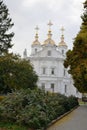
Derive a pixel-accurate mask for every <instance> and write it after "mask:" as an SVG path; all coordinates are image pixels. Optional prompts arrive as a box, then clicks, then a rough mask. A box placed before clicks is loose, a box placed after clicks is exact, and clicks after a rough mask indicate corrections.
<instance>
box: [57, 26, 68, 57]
mask: <svg viewBox="0 0 87 130" xmlns="http://www.w3.org/2000/svg"><path fill="white" fill-rule="evenodd" d="M61 31H62V35H61V41H60V42H59V44H58V49H59V50H60V52H61V53H62V54H63V55H66V52H67V49H68V47H67V45H66V43H65V42H64V33H63V32H64V28H63V27H62V28H61Z"/></svg>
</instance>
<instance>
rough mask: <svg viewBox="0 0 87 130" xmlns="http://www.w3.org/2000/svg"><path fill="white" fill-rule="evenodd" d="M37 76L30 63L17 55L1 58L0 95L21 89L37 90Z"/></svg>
mask: <svg viewBox="0 0 87 130" xmlns="http://www.w3.org/2000/svg"><path fill="white" fill-rule="evenodd" d="M37 79H38V77H37V75H36V73H35V72H34V70H33V67H32V66H31V64H30V62H29V61H26V60H24V59H21V58H20V57H18V56H17V55H13V54H6V55H3V56H1V57H0V93H8V92H12V91H14V90H16V89H20V88H24V89H26V88H31V89H33V88H35V87H36V82H37Z"/></svg>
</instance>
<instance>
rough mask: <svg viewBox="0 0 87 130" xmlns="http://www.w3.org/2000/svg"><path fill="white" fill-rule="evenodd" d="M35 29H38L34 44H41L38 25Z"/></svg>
mask: <svg viewBox="0 0 87 130" xmlns="http://www.w3.org/2000/svg"><path fill="white" fill-rule="evenodd" d="M35 30H36V35H35V41H34V42H33V43H32V45H40V42H39V40H38V37H39V36H38V30H39V28H38V26H36V28H35Z"/></svg>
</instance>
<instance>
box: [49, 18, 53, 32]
mask: <svg viewBox="0 0 87 130" xmlns="http://www.w3.org/2000/svg"><path fill="white" fill-rule="evenodd" d="M52 25H53V24H52V23H51V21H50V20H49V23H48V26H49V30H50V29H51V26H52Z"/></svg>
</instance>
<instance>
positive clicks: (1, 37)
mask: <svg viewBox="0 0 87 130" xmlns="http://www.w3.org/2000/svg"><path fill="white" fill-rule="evenodd" d="M11 21H12V20H11V18H9V11H8V9H7V7H6V5H5V4H4V3H3V1H2V0H0V55H1V54H3V53H4V52H8V49H10V48H11V47H12V44H11V40H12V37H13V36H14V34H13V33H10V32H8V31H9V29H10V28H11V27H12V26H13V23H11Z"/></svg>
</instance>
